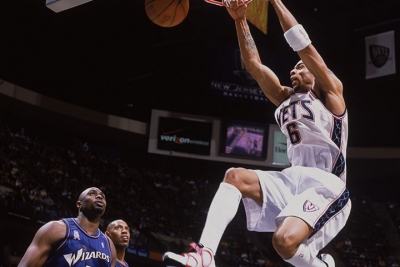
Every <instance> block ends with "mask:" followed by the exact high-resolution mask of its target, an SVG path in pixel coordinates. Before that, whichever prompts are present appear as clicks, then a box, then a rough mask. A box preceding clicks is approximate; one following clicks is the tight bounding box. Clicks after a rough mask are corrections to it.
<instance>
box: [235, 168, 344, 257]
mask: <svg viewBox="0 0 400 267" xmlns="http://www.w3.org/2000/svg"><path fill="white" fill-rule="evenodd" d="M253 171H254V172H255V173H256V174H257V175H258V178H259V180H260V185H261V189H262V192H263V199H264V201H263V205H262V206H260V205H259V204H257V203H256V202H255V201H253V200H252V199H250V198H243V199H242V200H243V203H244V207H245V211H246V216H247V228H248V229H249V230H250V231H257V232H275V230H276V228H277V226H278V225H279V224H280V223H281V222H282V221H283V220H284V219H285V218H286V217H288V216H294V217H299V218H301V219H303V220H304V221H305V222H306V223H308V224H309V225H310V226H311V227H312V228H313V234H312V235H311V236H310V238H309V239H308V240H307V241H306V243H307V244H308V245H309V247H310V249H311V250H312V252H314V253H313V254H315V255H316V254H317V253H318V252H319V251H320V250H321V249H322V248H323V247H325V246H326V245H327V244H328V243H329V242H330V241H331V240H332V239H333V238H334V237H335V236H336V235H337V234H338V233H339V231H340V230H341V229H342V228H343V227H344V225H345V224H346V221H347V219H348V217H349V214H350V210H351V201H350V198H349V192H348V190H347V188H346V185H345V183H344V182H343V181H342V180H341V179H340V178H338V177H337V176H335V175H333V174H331V173H328V172H325V171H322V170H320V169H317V168H311V167H300V166H295V167H289V168H287V169H284V170H283V171H281V172H279V171H261V170H253Z"/></svg>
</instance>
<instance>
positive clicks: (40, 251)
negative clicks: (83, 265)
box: [18, 221, 66, 267]
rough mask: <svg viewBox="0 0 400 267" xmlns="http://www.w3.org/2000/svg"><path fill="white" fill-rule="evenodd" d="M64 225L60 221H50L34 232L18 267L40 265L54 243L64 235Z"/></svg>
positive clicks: (46, 257)
mask: <svg viewBox="0 0 400 267" xmlns="http://www.w3.org/2000/svg"><path fill="white" fill-rule="evenodd" d="M65 231H66V226H65V224H64V223H63V222H62V221H51V222H48V223H46V224H45V225H43V226H42V227H41V228H40V229H39V230H38V231H37V232H36V234H35V237H34V238H33V240H32V242H31V244H30V245H29V247H28V249H27V250H26V252H25V254H24V256H23V257H22V259H21V261H20V263H19V264H18V267H41V266H43V265H44V263H45V262H46V260H47V259H48V257H49V256H50V255H51V253H52V252H53V249H54V245H55V244H57V243H58V241H60V240H61V239H62V238H63V237H64V236H65Z"/></svg>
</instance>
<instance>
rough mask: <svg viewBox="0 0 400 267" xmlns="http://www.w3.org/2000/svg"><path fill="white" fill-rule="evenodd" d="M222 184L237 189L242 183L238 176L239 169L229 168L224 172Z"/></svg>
mask: <svg viewBox="0 0 400 267" xmlns="http://www.w3.org/2000/svg"><path fill="white" fill-rule="evenodd" d="M224 182H225V183H228V184H231V185H233V186H236V187H238V188H239V187H240V185H241V184H242V182H243V179H242V177H241V175H240V168H229V169H228V170H227V171H226V172H225V176H224Z"/></svg>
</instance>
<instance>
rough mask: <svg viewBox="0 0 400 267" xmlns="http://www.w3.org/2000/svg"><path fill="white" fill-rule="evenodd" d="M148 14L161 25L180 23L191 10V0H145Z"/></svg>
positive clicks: (170, 25)
mask: <svg viewBox="0 0 400 267" xmlns="http://www.w3.org/2000/svg"><path fill="white" fill-rule="evenodd" d="M145 9H146V14H147V16H148V17H149V19H150V20H151V21H152V22H154V23H155V24H157V25H159V26H161V27H173V26H176V25H178V24H180V23H181V22H182V21H183V20H184V19H185V18H186V16H187V14H188V12H189V0H145Z"/></svg>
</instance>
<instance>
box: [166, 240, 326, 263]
mask: <svg viewBox="0 0 400 267" xmlns="http://www.w3.org/2000/svg"><path fill="white" fill-rule="evenodd" d="M190 247H191V249H190V251H189V252H188V253H182V254H181V255H179V254H176V253H173V252H166V253H164V255H163V261H164V262H166V264H167V266H179V265H176V264H177V263H178V264H181V265H182V266H186V267H215V260H214V254H213V252H212V251H211V249H209V248H205V247H204V246H203V245H201V244H196V243H194V242H192V243H190ZM329 267H330V266H329Z"/></svg>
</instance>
